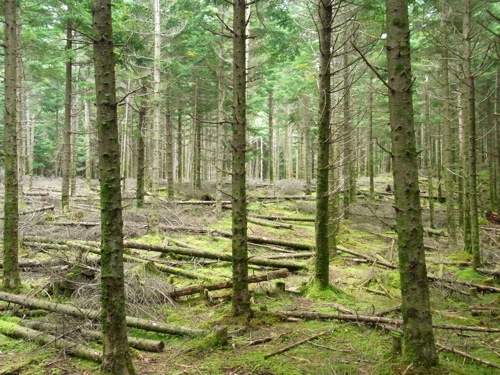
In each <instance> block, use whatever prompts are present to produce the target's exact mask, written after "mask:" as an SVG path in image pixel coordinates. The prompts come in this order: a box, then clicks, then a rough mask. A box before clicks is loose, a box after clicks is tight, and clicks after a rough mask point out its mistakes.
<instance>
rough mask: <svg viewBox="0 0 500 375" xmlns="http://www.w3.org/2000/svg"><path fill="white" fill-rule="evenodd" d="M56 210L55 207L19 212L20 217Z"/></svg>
mask: <svg viewBox="0 0 500 375" xmlns="http://www.w3.org/2000/svg"><path fill="white" fill-rule="evenodd" d="M54 208H55V206H46V207H40V208H35V209H33V210H29V211H21V212H19V215H20V216H21V215H29V214H34V213H37V212H43V211H53V210H54ZM0 220H5V218H4V217H3V216H1V217H0Z"/></svg>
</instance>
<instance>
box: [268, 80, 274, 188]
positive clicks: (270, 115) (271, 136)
mask: <svg viewBox="0 0 500 375" xmlns="http://www.w3.org/2000/svg"><path fill="white" fill-rule="evenodd" d="M273 102H274V100H273V90H272V89H270V90H269V93H268V97H267V110H268V137H269V142H268V145H267V148H268V150H269V159H268V164H269V182H271V183H274V181H275V179H276V171H275V169H274V159H275V158H276V155H275V153H274V125H273V111H274V108H273Z"/></svg>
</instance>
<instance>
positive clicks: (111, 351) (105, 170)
mask: <svg viewBox="0 0 500 375" xmlns="http://www.w3.org/2000/svg"><path fill="white" fill-rule="evenodd" d="M92 22H93V33H94V70H95V84H96V105H97V134H98V150H99V172H100V183H101V323H102V334H103V348H104V359H103V371H104V372H106V373H110V374H113V375H131V374H135V370H134V368H133V365H132V360H131V357H130V352H129V348H128V343H127V325H126V320H125V287H124V272H123V219H122V205H121V190H120V178H121V176H120V145H119V139H118V119H117V101H116V89H115V64H114V55H113V36H112V34H113V32H112V18H111V0H93V1H92Z"/></svg>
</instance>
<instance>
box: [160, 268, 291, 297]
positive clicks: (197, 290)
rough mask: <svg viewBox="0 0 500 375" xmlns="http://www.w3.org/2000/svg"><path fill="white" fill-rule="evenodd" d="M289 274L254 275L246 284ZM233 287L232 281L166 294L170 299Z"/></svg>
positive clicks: (280, 277) (284, 271) (280, 271)
mask: <svg viewBox="0 0 500 375" xmlns="http://www.w3.org/2000/svg"><path fill="white" fill-rule="evenodd" d="M289 275H290V274H289V272H288V270H287V269H284V270H278V271H275V272H269V273H266V274H262V275H254V276H249V277H248V283H260V282H262V281H268V280H274V279H283V278H286V277H288V276H289ZM232 287H233V282H232V281H224V282H220V283H216V284H209V285H192V286H187V287H184V288H177V289H173V290H171V291H169V292H167V294H168V295H169V296H170V297H174V298H175V297H181V296H188V295H191V294H196V293H202V292H203V291H204V290H209V291H212V290H220V289H229V288H232Z"/></svg>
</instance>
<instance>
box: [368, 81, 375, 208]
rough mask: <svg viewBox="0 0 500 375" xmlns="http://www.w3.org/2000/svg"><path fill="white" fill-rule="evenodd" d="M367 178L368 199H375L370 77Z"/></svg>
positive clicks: (371, 83) (371, 82)
mask: <svg viewBox="0 0 500 375" xmlns="http://www.w3.org/2000/svg"><path fill="white" fill-rule="evenodd" d="M367 143H368V155H367V157H368V177H369V179H370V198H371V199H373V198H374V197H375V163H374V160H373V159H374V154H373V153H374V150H373V76H371V77H370V89H369V90H368V140H367Z"/></svg>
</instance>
